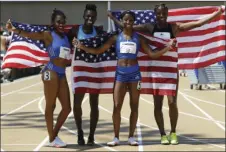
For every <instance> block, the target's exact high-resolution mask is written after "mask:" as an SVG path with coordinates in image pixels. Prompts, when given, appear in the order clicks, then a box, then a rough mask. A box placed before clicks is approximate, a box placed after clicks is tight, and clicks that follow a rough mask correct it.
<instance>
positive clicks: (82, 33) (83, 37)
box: [77, 25, 97, 40]
mask: <svg viewBox="0 0 226 152" xmlns="http://www.w3.org/2000/svg"><path fill="white" fill-rule="evenodd" d="M82 27H83V25H80V26H79V29H78V35H77V38H78V39H79V40H82V39H88V38H91V37H95V36H96V35H97V32H96V29H95V28H94V26H93V32H92V33H91V34H86V33H84V32H83V30H82Z"/></svg>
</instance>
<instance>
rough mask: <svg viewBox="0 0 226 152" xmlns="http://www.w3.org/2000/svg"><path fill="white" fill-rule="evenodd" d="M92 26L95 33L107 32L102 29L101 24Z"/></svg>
mask: <svg viewBox="0 0 226 152" xmlns="http://www.w3.org/2000/svg"><path fill="white" fill-rule="evenodd" d="M94 28H95V30H96V32H97V35H100V34H104V33H107V32H106V31H104V30H103V26H94Z"/></svg>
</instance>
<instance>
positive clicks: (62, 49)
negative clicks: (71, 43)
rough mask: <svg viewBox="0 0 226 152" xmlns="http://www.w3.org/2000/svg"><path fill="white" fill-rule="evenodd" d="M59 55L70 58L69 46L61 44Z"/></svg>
mask: <svg viewBox="0 0 226 152" xmlns="http://www.w3.org/2000/svg"><path fill="white" fill-rule="evenodd" d="M59 57H60V58H63V59H67V60H69V59H70V48H67V47H63V46H61V47H60V54H59Z"/></svg>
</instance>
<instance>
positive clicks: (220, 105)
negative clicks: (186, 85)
mask: <svg viewBox="0 0 226 152" xmlns="http://www.w3.org/2000/svg"><path fill="white" fill-rule="evenodd" d="M183 94H184V95H185V96H187V97H189V98H192V99H195V100H197V101H201V102H205V103H209V104H212V105H215V106H219V107H223V108H225V105H222V104H217V103H214V102H210V101H205V100H202V99H199V98H195V97H193V96H190V95H188V94H186V93H183Z"/></svg>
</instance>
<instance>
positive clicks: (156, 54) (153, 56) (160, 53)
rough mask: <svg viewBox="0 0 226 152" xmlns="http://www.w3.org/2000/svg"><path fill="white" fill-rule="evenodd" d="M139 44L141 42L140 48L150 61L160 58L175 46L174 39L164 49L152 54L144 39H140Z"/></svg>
mask: <svg viewBox="0 0 226 152" xmlns="http://www.w3.org/2000/svg"><path fill="white" fill-rule="evenodd" d="M140 42H141V47H142V48H143V49H144V51H145V53H146V54H147V55H148V56H149V57H150V58H152V59H157V58H159V57H160V56H162V55H163V54H164V53H166V52H167V51H169V50H171V49H172V47H175V45H176V41H175V39H172V40H171V41H170V42H169V43H168V45H167V46H166V47H164V48H163V49H159V50H156V51H155V52H153V51H152V49H151V48H150V47H149V46H148V43H147V42H146V39H145V38H143V37H140Z"/></svg>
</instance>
